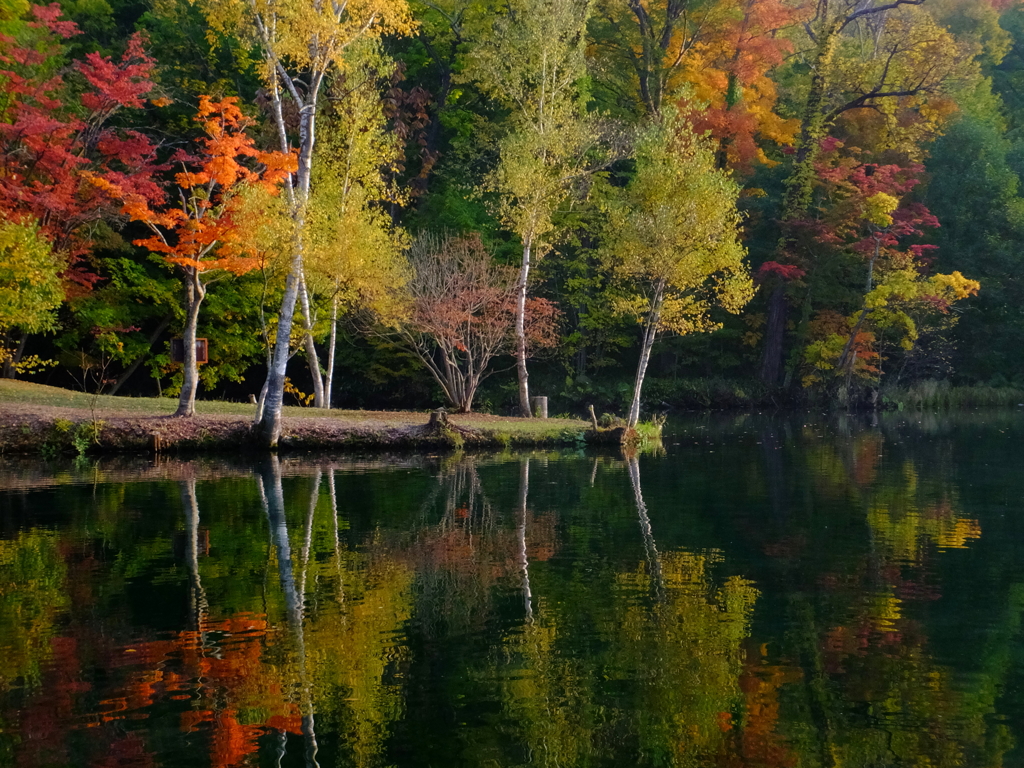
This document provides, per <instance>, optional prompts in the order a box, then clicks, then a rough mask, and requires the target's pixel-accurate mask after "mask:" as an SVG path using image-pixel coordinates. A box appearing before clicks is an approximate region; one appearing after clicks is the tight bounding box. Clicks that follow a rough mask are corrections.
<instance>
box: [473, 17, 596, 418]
mask: <svg viewBox="0 0 1024 768" xmlns="http://www.w3.org/2000/svg"><path fill="white" fill-rule="evenodd" d="M590 9H591V2H590V0H515V2H512V3H510V4H509V6H508V8H507V13H506V14H504V15H502V16H499V17H498V18H497V19H495V20H494V23H493V27H492V28H491V29H490V30H488V33H487V37H484V38H481V39H479V40H477V41H476V45H477V47H476V50H475V51H474V54H473V64H472V69H471V72H472V76H473V77H474V78H476V79H477V80H478V81H479V82H480V84H481V86H482V87H483V89H484V90H485V91H486V92H487V93H488V94H489V95H491V96H492V97H493V98H494V99H496V100H497V101H498V102H499V103H501V104H502V105H503V106H505V107H506V108H507V109H509V110H510V112H511V114H510V116H509V131H508V133H507V134H506V135H505V136H504V137H503V138H502V139H501V141H500V143H499V147H498V152H499V160H498V166H497V168H496V169H495V170H494V172H493V173H492V174H491V176H490V178H489V179H488V181H487V183H486V185H485V186H486V188H487V189H488V190H490V191H493V192H496V193H497V194H498V196H499V198H500V201H501V202H500V206H499V214H500V217H501V220H502V222H503V223H504V224H505V225H506V226H507V227H508V228H509V229H510V230H511V231H512V232H514V233H515V234H516V235H517V236H518V237H519V239H520V241H521V242H522V246H523V250H522V260H521V262H520V269H519V279H518V283H517V296H516V324H515V334H516V351H515V356H516V372H517V375H518V379H519V409H520V411H521V412H522V415H523V416H529V415H531V408H530V390H529V374H528V371H527V368H526V360H527V356H528V343H527V333H526V305H527V292H528V289H529V280H530V269H531V265H532V262H533V260H535V259H537V258H539V257H541V256H543V255H544V253H545V252H546V251H547V250H548V247H549V246H548V242H549V239H550V238H551V236H552V233H553V232H554V230H555V221H554V215H555V212H556V210H557V209H558V206H559V205H561V204H562V202H563V201H564V200H565V199H566V198H567V197H568V195H569V193H570V190H571V189H572V186H573V184H574V183H577V182H580V181H582V180H583V179H584V178H585V177H586V176H588V175H589V174H590V173H591V172H592V170H593V168H594V166H593V165H592V161H593V157H592V152H593V150H594V148H595V145H596V144H597V140H598V132H597V130H596V125H595V124H594V123H593V122H592V121H590V120H588V119H586V117H585V116H584V114H583V98H582V97H583V94H582V91H581V86H582V81H583V79H584V77H585V76H586V61H585V58H584V53H585V45H586V25H587V19H588V18H589V16H590Z"/></svg>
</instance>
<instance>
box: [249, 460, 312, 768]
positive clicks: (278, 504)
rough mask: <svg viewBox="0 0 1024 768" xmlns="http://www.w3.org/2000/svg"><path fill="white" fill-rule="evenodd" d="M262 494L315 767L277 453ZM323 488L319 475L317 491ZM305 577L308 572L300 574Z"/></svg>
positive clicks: (297, 594) (301, 614) (301, 623)
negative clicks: (292, 644)
mask: <svg viewBox="0 0 1024 768" xmlns="http://www.w3.org/2000/svg"><path fill="white" fill-rule="evenodd" d="M259 481H260V482H259V487H260V495H261V496H262V498H263V509H264V511H265V512H266V514H267V522H268V523H269V526H270V539H271V543H272V545H273V546H274V548H275V549H276V550H277V568H278V575H279V578H280V581H281V590H282V592H284V603H285V611H286V614H287V616H288V624H289V625H290V629H291V631H292V635H293V637H294V642H295V652H296V656H297V662H298V664H297V666H298V670H299V680H298V681H297V682H298V688H299V692H300V697H301V701H300V704H299V706H300V711H301V713H302V724H301V730H302V735H303V736H304V737H305V742H306V765H308V766H316V765H317V762H316V754H317V750H318V747H317V741H316V728H315V721H314V717H313V702H312V692H311V690H310V683H309V680H308V676H307V670H306V633H305V610H304V606H303V597H304V595H303V594H302V592H301V591H300V589H299V588H298V586H297V585H296V583H295V573H294V570H293V566H292V553H291V545H290V542H289V537H288V522H287V520H286V518H285V506H284V490H283V489H282V486H281V465H280V464H279V463H278V460H277V457H276V456H271V457H270V458H269V459H268V460H267V463H266V465H265V466H264V467H263V469H262V471H261V473H260V476H259ZM319 489H320V482H319V478H317V483H316V486H315V490H314V493H315V494H318V493H319ZM310 509H311V510H312V509H315V498H314V499H313V500H311V502H310ZM300 578H301V579H303V580H305V573H304V572H303V574H301V575H300Z"/></svg>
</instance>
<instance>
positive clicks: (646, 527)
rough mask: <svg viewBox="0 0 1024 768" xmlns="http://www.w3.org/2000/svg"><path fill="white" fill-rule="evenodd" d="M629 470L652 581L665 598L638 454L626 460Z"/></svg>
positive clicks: (656, 589) (663, 579) (659, 561)
mask: <svg viewBox="0 0 1024 768" xmlns="http://www.w3.org/2000/svg"><path fill="white" fill-rule="evenodd" d="M626 468H627V469H628V470H629V482H630V484H631V485H632V486H633V498H634V499H635V500H636V513H637V517H638V518H639V519H640V535H641V536H643V539H644V551H645V552H646V554H647V567H648V568H649V569H650V573H651V581H652V582H653V583H654V589H655V593H656V594H657V596H658V599H659V600H664V599H665V577H664V575H663V574H662V569H661V555H660V554H658V545H657V544H656V543H655V541H654V531H653V530H652V528H651V518H650V517H648V516H647V504H645V503H644V492H643V489H642V488H641V487H640V460H639V459H638V458H637V457H636V454H634V455H632V456H630V457H629V458H628V459H627V460H626Z"/></svg>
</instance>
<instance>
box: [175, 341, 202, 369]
mask: <svg viewBox="0 0 1024 768" xmlns="http://www.w3.org/2000/svg"><path fill="white" fill-rule="evenodd" d="M171 362H172V363H184V362H185V340H184V339H171ZM208 362H210V353H209V345H208V344H207V343H206V339H196V363H208Z"/></svg>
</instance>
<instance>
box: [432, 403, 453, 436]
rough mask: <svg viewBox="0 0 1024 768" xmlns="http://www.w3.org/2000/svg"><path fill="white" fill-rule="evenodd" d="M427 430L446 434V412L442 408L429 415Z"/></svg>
mask: <svg viewBox="0 0 1024 768" xmlns="http://www.w3.org/2000/svg"><path fill="white" fill-rule="evenodd" d="M427 428H428V429H429V430H430V431H432V432H447V431H448V429H449V427H448V412H447V411H445V410H444V408H439V409H438V410H436V411H434V412H433V413H431V414H430V421H428V422H427Z"/></svg>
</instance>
